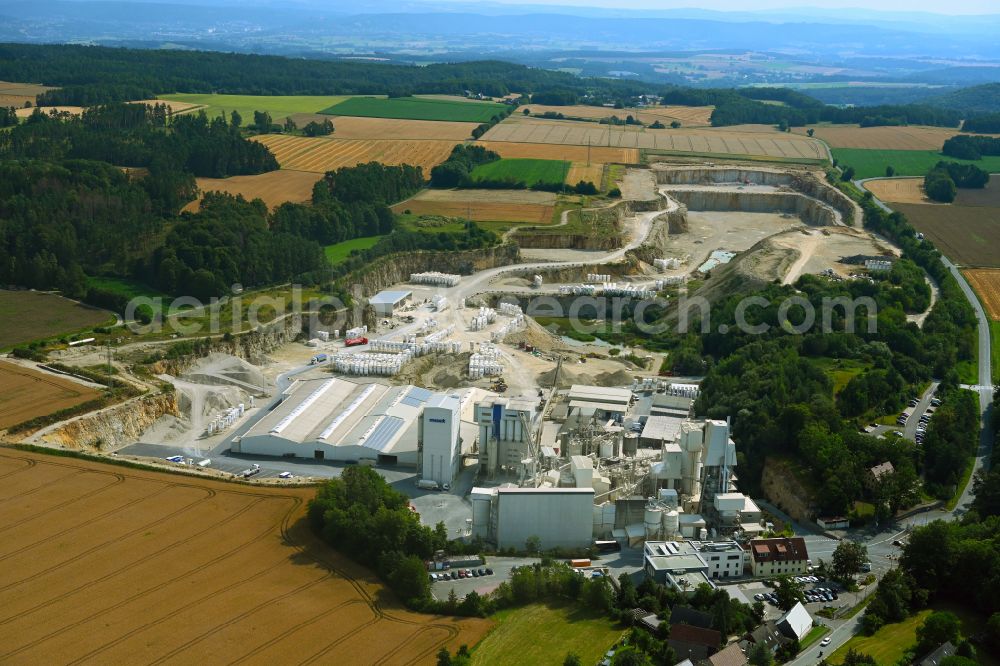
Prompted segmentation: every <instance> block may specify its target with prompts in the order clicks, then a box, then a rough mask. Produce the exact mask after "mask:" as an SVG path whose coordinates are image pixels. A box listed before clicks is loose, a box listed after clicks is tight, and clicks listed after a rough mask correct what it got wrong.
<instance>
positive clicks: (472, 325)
mask: <svg viewBox="0 0 1000 666" xmlns="http://www.w3.org/2000/svg"><path fill="white" fill-rule="evenodd" d="M496 320H497V311H496V310H494V309H493V308H486V307H481V308H479V312H477V313H476V314H475V315H473V316H472V321H470V322H469V330H470V331H481V330H483V329H484V328H486V327H487V326H489V325H490V324H492V323H493V322H495V321H496Z"/></svg>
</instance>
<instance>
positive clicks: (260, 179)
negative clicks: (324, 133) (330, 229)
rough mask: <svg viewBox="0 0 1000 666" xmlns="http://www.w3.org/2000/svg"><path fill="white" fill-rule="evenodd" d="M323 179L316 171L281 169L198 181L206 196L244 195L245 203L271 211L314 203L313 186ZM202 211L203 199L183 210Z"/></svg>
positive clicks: (198, 179)
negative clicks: (285, 205)
mask: <svg viewBox="0 0 1000 666" xmlns="http://www.w3.org/2000/svg"><path fill="white" fill-rule="evenodd" d="M322 177H323V174H321V173H317V172H315V171H289V170H287V169H281V170H279V171H270V172H268V173H262V174H258V175H256V176H232V177H231V178H196V179H195V182H196V183H197V184H198V189H199V190H201V191H202V192H203V193H204V192H227V193H229V194H232V195H234V196H235V195H237V194H242V195H243V198H244V199H247V200H253V199H263V200H264V203H266V204H267V207H268V208H277V207H278V206H280V205H281V204H283V203H285V202H288V201H291V202H292V203H304V202H307V201H312V191H313V185H315V184H316V182H317V181H318V180H319V179H320V178H322ZM200 208H201V197H199V198H198V199H196V200H194V201H192V202H191V203H189V204H188V205H186V206H184V210H186V211H191V212H195V211H197V210H199V209H200Z"/></svg>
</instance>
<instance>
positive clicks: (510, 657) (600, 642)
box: [472, 604, 625, 666]
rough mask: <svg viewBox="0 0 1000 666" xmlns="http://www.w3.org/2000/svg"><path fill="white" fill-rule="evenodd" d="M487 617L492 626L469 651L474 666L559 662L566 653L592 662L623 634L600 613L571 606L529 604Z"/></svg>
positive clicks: (594, 662)
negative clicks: (470, 651)
mask: <svg viewBox="0 0 1000 666" xmlns="http://www.w3.org/2000/svg"><path fill="white" fill-rule="evenodd" d="M490 619H492V620H493V621H494V622H496V627H495V628H494V629H493V630H492V631H491V632H490V633H489V634H488V635H487V636H486V638H484V639H483V640H482V641H481V642H480V643H479V645H477V646H476V648H475V649H474V650H473V652H472V663H473V664H482V665H486V664H489V666H504V665H506V664H509V665H511V666H519V665H520V664H561V663H562V662H563V659H565V657H566V654H567V653H569V652H573V653H575V654H576V655H577V656H579V657H580V661H581V663H584V664H596V663H597V662H598V661H600V659H601V657H602V656H603V654H604V653H605V652H606V651H607V650H608V648H609V647H611V646H612V645H613V644H614V643H615V641H617V640H618V639H619V638H620V637H621V635H622V633H623V632H624V631H625V628H624V627H622V626H619V625H615V624H612V623H611V621H610V620H608V619H607V618H606V617H604V616H603V615H601V614H600V613H597V612H593V611H590V610H587V609H584V608H580V607H579V606H575V605H571V604H549V605H546V604H532V605H530V606H525V607H523V608H516V609H511V610H505V611H501V612H499V613H497V614H496V615H494V616H493V617H492V618H490Z"/></svg>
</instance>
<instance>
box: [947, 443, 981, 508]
mask: <svg viewBox="0 0 1000 666" xmlns="http://www.w3.org/2000/svg"><path fill="white" fill-rule="evenodd" d="M975 466H976V458H975V456H969V459H968V460H967V461H965V469H963V470H962V478H961V479H959V481H958V486H957V487H956V489H955V494H954V495H952V496H951V499H950V500H948V503H947V504H945V509H946V510H948V511H952V510H954V508H955V507H956V506H958V500H960V499H961V498H962V491H964V490H965V487H966V486H967V485H969V479H971V478H972V469H973V468H974V467H975Z"/></svg>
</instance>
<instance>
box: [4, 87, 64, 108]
mask: <svg viewBox="0 0 1000 666" xmlns="http://www.w3.org/2000/svg"><path fill="white" fill-rule="evenodd" d="M49 90H55V88H53V87H51V86H42V85H38V84H36V83H16V82H14V81H0V106H13V107H14V108H18V109H19V108H21V107H23V106H24V105H25V104H31V105H32V106H34V105H35V98H36V97H38V96H39V95H41V94H42V93H43V92H47V91H49Z"/></svg>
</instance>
